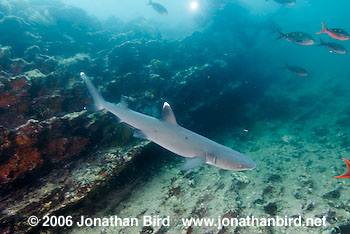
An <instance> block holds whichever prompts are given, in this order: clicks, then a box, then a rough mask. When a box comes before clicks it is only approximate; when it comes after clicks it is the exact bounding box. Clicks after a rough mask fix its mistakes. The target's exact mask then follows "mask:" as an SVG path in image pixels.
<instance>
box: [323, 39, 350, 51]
mask: <svg viewBox="0 0 350 234" xmlns="http://www.w3.org/2000/svg"><path fill="white" fill-rule="evenodd" d="M318 46H325V47H327V49H329V50H330V52H335V53H338V54H346V49H345V47H344V46H342V45H340V44H338V43H334V42H324V41H323V40H322V39H320V44H318Z"/></svg>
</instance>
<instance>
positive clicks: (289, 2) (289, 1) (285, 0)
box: [266, 0, 296, 6]
mask: <svg viewBox="0 0 350 234" xmlns="http://www.w3.org/2000/svg"><path fill="white" fill-rule="evenodd" d="M267 1H269V0H266V2H267ZM274 1H275V2H277V3H279V4H282V5H285V6H293V5H295V4H296V0H274Z"/></svg>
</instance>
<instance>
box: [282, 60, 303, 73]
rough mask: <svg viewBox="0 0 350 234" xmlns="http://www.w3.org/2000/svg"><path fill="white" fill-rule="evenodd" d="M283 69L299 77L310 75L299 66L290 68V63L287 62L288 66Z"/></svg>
mask: <svg viewBox="0 0 350 234" xmlns="http://www.w3.org/2000/svg"><path fill="white" fill-rule="evenodd" d="M283 69H288V70H289V71H291V72H293V73H295V74H297V75H299V76H308V75H309V73H308V72H307V71H306V70H305V69H304V68H302V67H298V66H290V65H288V63H287V62H286V66H285V67H283Z"/></svg>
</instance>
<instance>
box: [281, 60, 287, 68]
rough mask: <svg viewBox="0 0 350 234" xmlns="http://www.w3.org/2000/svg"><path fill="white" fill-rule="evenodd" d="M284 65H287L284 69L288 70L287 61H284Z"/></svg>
mask: <svg viewBox="0 0 350 234" xmlns="http://www.w3.org/2000/svg"><path fill="white" fill-rule="evenodd" d="M284 64H285V65H284V67H282V69H287V68H288V66H289V65H288V63H287V61H284Z"/></svg>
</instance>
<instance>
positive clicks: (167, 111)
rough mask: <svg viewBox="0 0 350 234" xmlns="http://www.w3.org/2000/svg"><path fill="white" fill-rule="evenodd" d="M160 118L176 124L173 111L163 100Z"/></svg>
mask: <svg viewBox="0 0 350 234" xmlns="http://www.w3.org/2000/svg"><path fill="white" fill-rule="evenodd" d="M162 119H163V121H166V122H168V123H171V124H174V125H177V122H176V118H175V115H174V112H173V110H172V109H171V107H170V105H169V103H167V102H164V104H163V111H162Z"/></svg>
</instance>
